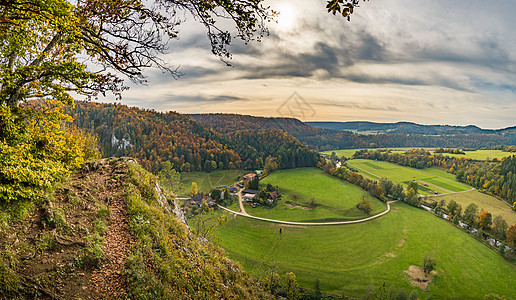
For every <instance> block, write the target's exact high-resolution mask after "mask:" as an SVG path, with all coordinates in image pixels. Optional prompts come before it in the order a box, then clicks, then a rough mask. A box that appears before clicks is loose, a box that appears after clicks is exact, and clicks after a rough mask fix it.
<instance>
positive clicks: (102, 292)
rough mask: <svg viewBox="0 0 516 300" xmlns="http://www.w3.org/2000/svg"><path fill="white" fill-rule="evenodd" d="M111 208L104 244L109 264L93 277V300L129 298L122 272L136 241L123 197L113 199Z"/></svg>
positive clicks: (105, 264)
mask: <svg viewBox="0 0 516 300" xmlns="http://www.w3.org/2000/svg"><path fill="white" fill-rule="evenodd" d="M109 208H110V211H111V217H110V221H111V224H110V225H109V227H108V230H107V233H106V235H105V236H104V243H103V247H104V253H105V255H106V258H107V262H106V263H104V264H103V265H102V266H101V267H100V268H99V269H96V270H95V271H94V272H93V274H92V276H91V280H90V283H91V284H90V286H92V287H93V288H94V291H92V298H99V297H100V298H108V299H125V298H128V296H127V292H126V290H125V284H124V283H123V281H122V278H121V274H120V270H122V269H123V268H124V264H125V261H126V260H127V257H128V255H129V254H130V250H131V245H132V244H133V243H134V239H133V238H132V236H131V235H130V234H129V231H128V224H127V211H126V208H125V205H124V203H123V200H122V199H121V197H120V196H118V197H115V198H114V199H112V201H111V203H110V204H109Z"/></svg>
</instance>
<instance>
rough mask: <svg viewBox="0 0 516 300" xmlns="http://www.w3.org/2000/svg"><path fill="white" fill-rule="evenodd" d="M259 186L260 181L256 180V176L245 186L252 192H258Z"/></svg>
mask: <svg viewBox="0 0 516 300" xmlns="http://www.w3.org/2000/svg"><path fill="white" fill-rule="evenodd" d="M259 184H260V179H259V178H258V176H255V177H254V178H253V179H251V181H249V185H248V186H247V188H249V189H252V190H258V186H259Z"/></svg>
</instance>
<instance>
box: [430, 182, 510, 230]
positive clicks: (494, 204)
mask: <svg viewBox="0 0 516 300" xmlns="http://www.w3.org/2000/svg"><path fill="white" fill-rule="evenodd" d="M428 199H429V200H433V201H437V202H439V201H441V200H445V201H446V203H449V202H450V201H451V200H454V201H455V202H457V203H459V204H460V205H461V206H462V211H464V209H466V207H467V206H468V205H470V204H471V203H475V204H476V205H478V208H479V209H480V210H487V211H488V212H490V213H491V214H492V215H493V219H494V217H496V216H502V218H504V219H505V221H507V224H509V226H511V225H514V224H516V212H514V211H513V210H512V208H511V207H510V206H509V205H507V204H506V203H505V202H503V201H502V200H499V199H497V198H495V197H493V196H490V195H487V194H484V193H481V192H479V191H470V192H466V193H458V194H453V195H443V196H436V197H431V198H428Z"/></svg>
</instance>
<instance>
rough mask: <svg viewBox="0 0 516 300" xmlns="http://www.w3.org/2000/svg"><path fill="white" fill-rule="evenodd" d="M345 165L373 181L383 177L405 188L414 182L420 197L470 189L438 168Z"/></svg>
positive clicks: (361, 161) (367, 162) (369, 163)
mask: <svg viewBox="0 0 516 300" xmlns="http://www.w3.org/2000/svg"><path fill="white" fill-rule="evenodd" d="M347 163H348V165H349V166H350V167H354V168H355V169H357V170H358V171H359V173H360V174H362V175H363V176H365V177H367V178H370V179H373V180H378V179H380V178H382V177H385V178H388V179H389V180H391V181H393V182H395V183H400V184H402V185H404V186H405V187H407V186H408V184H409V183H410V182H411V181H416V182H417V183H418V185H419V193H420V194H422V195H431V194H434V191H436V192H438V193H439V194H445V193H454V192H461V191H467V190H469V189H471V187H469V186H467V185H465V184H462V183H459V182H457V181H455V180H453V179H452V178H451V176H450V175H451V174H448V173H446V172H444V171H442V170H440V169H438V168H427V169H422V170H419V169H414V168H409V167H404V166H398V165H395V164H392V163H389V162H384V161H373V160H369V159H352V160H349V161H348V162H347Z"/></svg>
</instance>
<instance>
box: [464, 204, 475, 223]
mask: <svg viewBox="0 0 516 300" xmlns="http://www.w3.org/2000/svg"><path fill="white" fill-rule="evenodd" d="M477 218H478V206H477V205H476V204H475V203H471V204H470V205H468V207H466V210H464V215H463V216H462V219H463V220H464V222H466V223H467V224H469V225H474V223H475V222H476V220H477Z"/></svg>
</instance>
